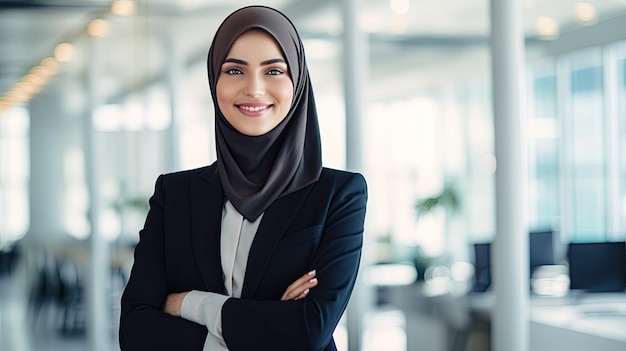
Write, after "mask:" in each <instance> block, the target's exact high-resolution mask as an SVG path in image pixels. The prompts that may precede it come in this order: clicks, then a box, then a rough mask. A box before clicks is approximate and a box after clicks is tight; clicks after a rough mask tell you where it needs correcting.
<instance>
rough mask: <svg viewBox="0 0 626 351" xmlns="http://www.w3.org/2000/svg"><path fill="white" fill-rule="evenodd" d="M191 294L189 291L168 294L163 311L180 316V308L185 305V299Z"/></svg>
mask: <svg viewBox="0 0 626 351" xmlns="http://www.w3.org/2000/svg"><path fill="white" fill-rule="evenodd" d="M187 294H189V291H186V292H181V293H173V294H169V295H167V299H165V305H164V306H163V311H164V312H165V313H167V314H171V315H172V316H174V317H180V310H181V308H182V306H183V299H184V298H185V296H187Z"/></svg>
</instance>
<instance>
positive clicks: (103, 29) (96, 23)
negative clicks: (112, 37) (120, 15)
mask: <svg viewBox="0 0 626 351" xmlns="http://www.w3.org/2000/svg"><path fill="white" fill-rule="evenodd" d="M87 32H88V33H89V35H91V36H92V37H99V38H101V37H105V36H106V35H107V34H108V33H109V24H108V23H107V21H105V20H103V19H95V20H93V21H91V22H89V25H88V26H87Z"/></svg>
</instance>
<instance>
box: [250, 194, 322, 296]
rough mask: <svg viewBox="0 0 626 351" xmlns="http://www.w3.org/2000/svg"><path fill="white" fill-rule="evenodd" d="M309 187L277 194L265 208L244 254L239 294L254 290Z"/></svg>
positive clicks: (251, 292) (251, 294)
mask: <svg viewBox="0 0 626 351" xmlns="http://www.w3.org/2000/svg"><path fill="white" fill-rule="evenodd" d="M311 188H312V186H308V187H306V188H304V189H302V190H299V191H296V192H295V193H292V194H289V195H286V196H283V197H280V198H278V199H277V200H276V201H275V202H274V203H273V204H272V205H271V206H270V207H269V208H268V209H267V210H265V214H263V218H262V219H261V223H260V224H259V228H258V230H257V232H256V235H255V237H254V240H253V241H252V247H250V253H249V254H248V264H247V266H246V274H245V278H244V283H243V290H242V293H241V296H242V297H250V296H254V294H255V293H256V290H257V288H258V286H259V284H260V282H261V280H262V278H263V274H264V272H265V269H266V267H267V264H268V262H269V260H270V258H271V257H272V254H273V252H274V249H275V248H276V245H277V244H278V242H279V241H280V239H281V238H282V236H283V234H284V233H285V231H287V229H288V228H289V225H290V224H291V223H292V222H293V219H294V218H295V217H296V215H297V214H298V211H299V210H300V208H301V207H302V205H303V203H304V200H305V199H306V197H307V195H308V194H309V191H310V190H311Z"/></svg>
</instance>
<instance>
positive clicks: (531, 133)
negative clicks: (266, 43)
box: [0, 0, 626, 351]
mask: <svg viewBox="0 0 626 351" xmlns="http://www.w3.org/2000/svg"><path fill="white" fill-rule="evenodd" d="M346 3H351V4H352V5H349V6H347V5H346ZM248 4H249V2H248V1H244V0H138V1H134V0H115V1H110V0H0V349H1V350H7V351H29V350H64V351H68V350H70V351H71V350H103V351H104V350H107V351H108V350H117V349H119V346H117V328H118V323H119V299H120V295H121V291H122V289H123V287H124V284H125V283H126V280H127V278H128V274H129V271H130V267H131V266H132V260H133V256H132V252H133V251H132V250H133V248H134V245H135V244H136V243H137V240H138V238H139V237H138V231H139V230H140V229H141V227H142V225H143V220H144V218H145V215H146V213H147V210H148V198H149V197H150V195H151V194H152V191H153V186H154V181H155V180H156V177H157V176H158V175H159V174H161V173H165V172H170V171H174V170H180V169H188V168H194V167H200V166H203V165H207V164H209V163H212V162H213V161H214V160H215V149H214V134H213V124H214V121H213V114H214V110H213V106H212V101H211V96H210V92H209V89H208V84H207V74H206V55H207V52H208V48H209V45H210V43H211V40H212V36H213V34H214V32H215V30H216V29H217V26H218V25H219V24H220V23H221V21H222V20H223V18H224V17H225V16H226V15H228V14H229V13H230V12H232V11H233V10H235V9H237V8H239V7H241V6H243V5H248ZM264 4H266V5H269V6H272V7H275V8H277V9H279V10H281V11H283V12H284V13H286V14H287V15H288V16H289V17H290V18H291V19H292V20H293V21H294V23H295V25H296V27H297V28H298V30H299V32H300V34H301V36H302V37H303V39H304V45H305V49H306V54H307V58H308V63H309V68H310V72H311V76H312V81H313V86H314V90H315V94H316V100H317V105H318V112H319V119H320V125H321V130H322V143H323V156H324V164H325V165H326V166H327V167H334V168H342V169H345V168H350V167H349V166H350V165H357V168H358V169H355V170H358V171H360V172H362V173H364V174H365V176H366V178H367V180H368V186H369V203H368V216H367V220H366V232H365V235H366V248H365V251H364V259H363V261H364V266H363V269H362V270H361V278H362V280H363V281H362V282H361V283H360V284H359V286H358V287H357V291H355V294H356V296H359V299H358V301H361V302H360V303H361V304H362V305H361V306H365V308H364V309H361V310H360V313H359V314H358V317H357V318H358V319H359V321H358V322H356V324H357V327H354V325H355V321H354V320H352V321H348V322H346V320H342V323H341V325H340V326H339V328H338V329H337V331H336V338H337V342H338V347H339V348H340V349H341V350H348V349H350V350H385V351H388V350H391V351H396V350H397V351H404V350H429V351H439V350H441V351H443V350H454V351H458V350H481V351H484V350H490V349H491V345H490V344H491V342H490V340H491V331H492V328H491V312H492V308H493V306H494V305H493V304H494V302H493V294H492V285H491V273H490V272H491V262H492V260H491V258H490V256H491V252H492V251H491V244H492V243H493V242H494V239H495V238H496V236H497V233H496V212H497V206H496V194H495V171H496V159H495V142H494V138H495V133H494V116H493V113H492V103H493V101H492V100H493V99H492V92H491V86H492V78H493V77H492V73H491V72H492V69H491V56H490V42H489V38H490V34H491V31H490V13H489V5H490V4H489V2H488V1H484V0H481V1H479V0H463V1H461V0H455V1H437V2H433V1H425V0H362V1H350V0H344V1H341V0H317V1H310V0H309V1H306V0H267V1H265V2H264ZM350 6H356V9H357V11H350V10H349V9H350V8H351V7H350ZM352 8H354V7H352ZM519 8H520V9H521V11H522V13H520V16H521V18H522V19H523V23H522V25H523V33H524V37H525V53H524V62H523V64H522V65H521V66H520V73H521V74H523V76H522V80H523V82H522V83H523V84H524V86H525V88H524V89H523V90H524V91H523V99H522V105H523V106H524V111H523V114H522V116H523V117H522V119H523V121H521V123H520V124H521V125H522V126H523V130H522V135H523V136H524V145H526V146H527V148H526V150H524V151H525V152H526V153H527V160H525V162H524V176H523V183H524V184H525V186H523V187H522V189H525V190H526V189H527V194H524V199H525V201H523V203H519V209H520V216H521V217H522V218H523V221H524V228H526V229H527V231H528V237H527V238H526V239H525V240H527V242H528V244H529V245H528V250H527V251H528V253H529V256H528V258H527V259H528V262H529V265H528V267H524V269H525V270H524V271H525V272H526V273H527V274H528V279H529V287H530V291H529V294H530V300H531V303H530V307H529V316H530V317H529V318H530V320H529V322H530V349H532V350H534V351H537V350H539V351H540V350H578V349H580V350H583V349H584V350H589V349H592V348H594V349H597V350H604V351H610V350H622V351H623V350H625V349H626V334H625V333H624V330H626V297H625V295H626V294H624V292H625V290H624V285H625V284H626V273H625V271H626V262H625V259H624V256H625V255H626V248H625V246H624V241H625V240H626V1H624V0H591V1H588V2H579V1H573V0H551V1H538V0H521V1H519ZM347 26H350V28H347ZM348 29H350V30H351V31H352V32H353V33H356V34H357V36H358V37H359V38H362V39H363V40H362V41H359V42H358V43H357V45H356V46H355V45H352V44H354V43H352V42H349V41H347V40H346V39H345V38H346V37H345V36H344V32H346V31H348ZM350 50H352V51H350ZM355 53H356V54H355ZM355 66H356V67H358V68H359V69H358V70H353V69H351V68H354V67H355ZM355 89H356V90H357V91H358V93H359V97H358V99H357V100H356V101H360V102H359V103H358V105H357V106H356V107H357V110H358V111H359V113H358V117H357V118H356V119H355V117H351V118H346V116H347V115H349V114H350V111H351V110H350V108H349V107H350V102H352V104H353V102H354V100H346V99H347V98H348V97H349V96H348V95H349V94H350V93H352V92H353V90H355ZM347 101H348V103H347ZM353 107H354V106H353ZM347 111H348V112H347ZM355 121H356V122H355ZM354 126H356V127H354ZM355 128H356V130H355ZM350 135H357V137H356V138H352V137H347V136H350ZM355 140H356V141H355ZM353 150H357V153H358V155H359V156H358V159H359V161H358V162H354V161H352V160H351V157H353V156H350V155H353V154H354V151H353ZM349 151H350V152H349ZM520 186H522V185H521V184H520ZM526 200H527V201H526ZM363 301H364V302H363ZM348 319H349V318H348ZM350 324H352V326H351V325H350Z"/></svg>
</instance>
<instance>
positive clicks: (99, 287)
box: [83, 38, 113, 351]
mask: <svg viewBox="0 0 626 351" xmlns="http://www.w3.org/2000/svg"><path fill="white" fill-rule="evenodd" d="M100 44H101V42H100V39H98V38H91V47H90V49H91V52H90V60H89V67H88V77H87V94H88V104H89V105H88V111H87V114H86V116H85V123H84V128H85V129H84V133H83V135H84V143H85V175H86V178H87V179H86V181H87V190H88V193H89V222H90V224H91V236H90V239H89V240H90V241H89V248H90V262H89V275H88V282H87V336H88V338H89V345H90V350H91V351H111V350H113V345H112V344H113V342H112V341H113V338H112V332H113V331H112V326H113V323H112V320H111V307H112V303H111V269H110V261H111V253H110V247H109V242H108V241H107V240H106V238H104V237H103V236H102V233H101V232H100V216H99V213H100V192H99V191H100V188H99V174H100V171H99V169H98V158H97V155H98V154H99V153H98V145H99V142H98V133H97V132H96V131H95V130H94V127H93V118H94V114H95V112H96V109H97V107H98V106H99V103H100V99H101V96H100V89H99V87H100V86H101V85H102V84H101V83H102V76H101V71H100V69H101V68H102V67H103V65H102V63H101V61H100V59H101V58H102V57H106V55H105V54H104V53H103V52H102V48H101V47H100Z"/></svg>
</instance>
